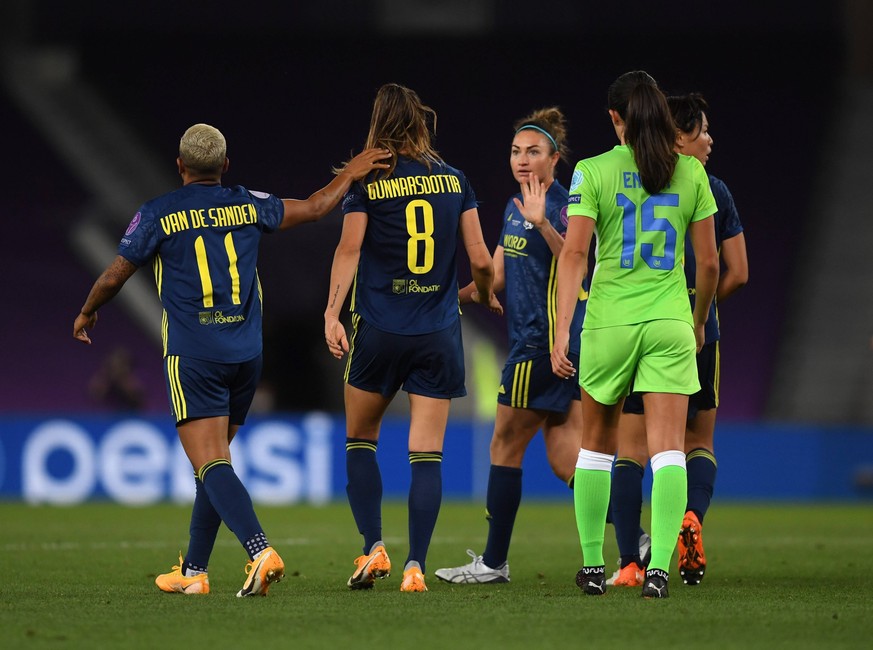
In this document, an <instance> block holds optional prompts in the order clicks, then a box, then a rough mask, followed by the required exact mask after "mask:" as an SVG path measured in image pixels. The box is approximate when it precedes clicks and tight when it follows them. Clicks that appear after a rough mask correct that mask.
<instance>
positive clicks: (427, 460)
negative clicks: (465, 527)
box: [406, 451, 443, 573]
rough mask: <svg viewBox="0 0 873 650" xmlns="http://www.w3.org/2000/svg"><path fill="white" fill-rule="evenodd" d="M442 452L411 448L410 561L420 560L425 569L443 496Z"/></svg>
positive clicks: (423, 569)
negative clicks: (412, 449)
mask: <svg viewBox="0 0 873 650" xmlns="http://www.w3.org/2000/svg"><path fill="white" fill-rule="evenodd" d="M442 460H443V455H442V452H439V451H410V452H409V468H410V470H411V472H412V480H411V482H410V485H409V556H408V557H407V558H406V564H408V563H409V562H418V564H419V565H420V566H421V572H422V573H424V572H425V559H426V558H427V549H428V547H429V546H430V539H431V537H432V536H433V529H434V528H435V527H436V522H437V516H439V514H440V504H441V503H442V499H443V475H442V465H443V463H442Z"/></svg>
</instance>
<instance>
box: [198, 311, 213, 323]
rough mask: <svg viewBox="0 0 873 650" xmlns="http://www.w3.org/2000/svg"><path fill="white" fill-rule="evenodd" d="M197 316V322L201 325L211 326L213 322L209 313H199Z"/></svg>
mask: <svg viewBox="0 0 873 650" xmlns="http://www.w3.org/2000/svg"><path fill="white" fill-rule="evenodd" d="M198 316H199V321H200V324H201V325H211V324H212V323H214V322H215V319H214V317H213V316H212V312H211V311H201V312H200V314H198Z"/></svg>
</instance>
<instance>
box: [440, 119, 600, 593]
mask: <svg viewBox="0 0 873 650" xmlns="http://www.w3.org/2000/svg"><path fill="white" fill-rule="evenodd" d="M513 133H514V136H513V139H512V147H511V149H510V155H509V165H510V168H511V170H512V175H513V177H514V178H515V180H516V182H518V184H519V187H520V191H519V192H518V193H517V194H515V195H514V196H512V197H510V199H509V201H508V202H507V204H506V208H505V209H504V211H503V230H502V232H501V237H500V242H499V243H498V245H497V247H496V249H495V251H494V289H495V291H501V290H503V289H505V295H504V299H503V302H504V304H505V307H506V313H507V327H508V330H509V355H508V357H507V359H506V363H505V365H504V367H503V376H502V377H501V382H500V387H499V389H498V391H497V414H496V416H495V420H494V432H493V434H492V437H491V468H490V470H489V475H488V490H487V494H486V497H485V508H486V518H487V520H488V541H487V543H486V544H485V551H484V552H483V553H482V555H477V554H476V553H475V552H474V551H472V550H468V551H467V553H468V555H470V557H471V558H472V561H471V562H469V563H468V564H465V565H463V566H459V567H454V568H444V569H438V570H437V571H436V572H435V574H434V575H436V577H438V578H440V579H441V580H445V581H447V582H452V583H455V584H483V583H501V582H509V562H508V560H507V558H508V555H509V544H510V541H511V538H512V529H513V526H514V525H515V517H516V514H517V513H518V509H519V506H520V504H521V493H522V469H521V466H522V461H523V459H524V454H525V451H526V450H527V447H528V445H529V444H530V441H531V440H532V439H533V437H534V436H535V435H536V433H537V431H539V430H541V429H542V432H543V439H544V441H545V443H546V454H547V457H548V459H549V464H550V466H551V468H552V471H553V472H554V473H555V475H556V476H558V478H560V479H561V480H562V481H565V482H567V483H568V484H569V485H571V486H572V480H573V472H574V466H575V461H576V455H577V454H578V452H579V445H580V433H581V431H582V405H581V402H580V392H579V384H578V383H576V381H575V379H574V378H566V379H562V378H559V377H557V376H555V374H554V373H552V365H551V361H550V358H549V352H550V350H551V347H552V342H553V340H554V332H555V318H554V316H555V302H556V289H557V286H556V279H557V278H556V274H557V264H558V255H560V253H561V248H562V247H563V245H564V234H565V233H566V231H567V196H568V193H567V188H565V187H564V186H563V185H561V183H560V182H558V180H557V179H556V178H555V169H556V167H557V165H558V162H559V161H561V160H564V161H565V162H566V161H567V154H568V149H567V145H566V138H567V128H566V119H565V117H564V114H563V113H562V112H561V110H560V109H559V108H557V107H550V108H542V109H539V110H536V111H533V112H532V113H531V114H529V115H527V116H525V117H524V118H522V119H520V120H518V121H516V123H515V125H514V127H513ZM587 286H588V283H587V282H586V283H585V287H586V288H587ZM475 289H476V287H475V286H474V285H473V284H472V283H471V284H470V285H468V286H466V287H464V288H463V289H461V291H460V301H461V304H464V303H469V302H470V301H471V294H472V292H473V291H475ZM587 299H588V293H587V291H586V290H585V288H583V289H582V290H581V291H580V292H579V297H578V301H577V303H576V308H575V312H574V315H573V322H572V324H571V326H570V332H571V333H570V342H571V345H570V355H571V357H572V358H573V360H574V363H578V359H579V334H580V333H581V331H582V320H583V318H584V316H585V301H586V300H587Z"/></svg>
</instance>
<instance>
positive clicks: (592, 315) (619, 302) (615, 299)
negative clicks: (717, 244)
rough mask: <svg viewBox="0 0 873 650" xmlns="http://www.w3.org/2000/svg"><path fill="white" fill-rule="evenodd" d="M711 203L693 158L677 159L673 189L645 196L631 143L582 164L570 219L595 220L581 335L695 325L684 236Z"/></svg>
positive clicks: (708, 211)
mask: <svg viewBox="0 0 873 650" xmlns="http://www.w3.org/2000/svg"><path fill="white" fill-rule="evenodd" d="M716 209H717V208H716V205H715V199H714V198H713V196H712V191H710V189H709V179H708V178H707V176H706V172H705V171H704V169H703V165H702V164H700V161H698V160H697V159H696V158H693V157H691V156H683V155H679V159H678V161H677V163H676V170H675V171H674V173H673V178H672V179H671V180H670V185H669V186H668V187H666V188H665V189H664V190H663V191H662V192H660V193H659V194H653V195H652V194H649V193H648V192H646V190H645V189H643V185H642V183H641V182H640V172H639V170H638V169H637V165H636V163H635V162H634V157H633V152H632V151H631V148H630V147H629V146H628V145H619V146H617V147H615V148H614V149H612V150H611V151H607V152H606V153H603V154H601V155H599V156H595V157H594V158H586V159H585V160H581V161H579V163H578V164H577V165H576V169H575V171H574V172H573V180H572V182H571V184H570V199H569V206H568V208H567V214H568V216H570V217H579V216H582V217H590V218H591V219H594V221H595V222H596V224H595V230H594V231H595V234H596V237H597V244H596V249H595V254H594V255H595V265H594V274H593V276H592V280H591V293H590V296H589V298H588V311H587V312H586V314H585V324H584V327H585V329H593V328H597V327H612V326H615V325H631V324H634V323H642V322H645V321H650V320H655V319H660V318H669V319H675V320H683V321H686V322H688V323H689V324H691V323H693V321H692V316H691V306H690V303H689V301H688V290H687V288H686V286H685V272H684V269H683V265H684V263H685V232H686V230H687V229H688V224H689V223H691V222H692V221H700V220H702V219H706V218H708V217H710V216H712V215H713V214H714V213H715V211H716Z"/></svg>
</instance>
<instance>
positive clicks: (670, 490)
mask: <svg viewBox="0 0 873 650" xmlns="http://www.w3.org/2000/svg"><path fill="white" fill-rule="evenodd" d="M687 485H688V480H687V474H686V473H685V468H684V467H679V466H677V465H667V466H666V467H662V468H661V469H659V470H658V471H657V472H655V474H654V476H653V477H652V559H651V561H650V562H649V567H648V568H649V569H661V570H663V571H667V572H669V571H670V560H671V558H672V557H673V551H674V550H675V549H676V540H677V538H678V536H679V529H680V528H681V527H682V517H683V516H684V515H685V500H686V490H687V489H688V487H687Z"/></svg>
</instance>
